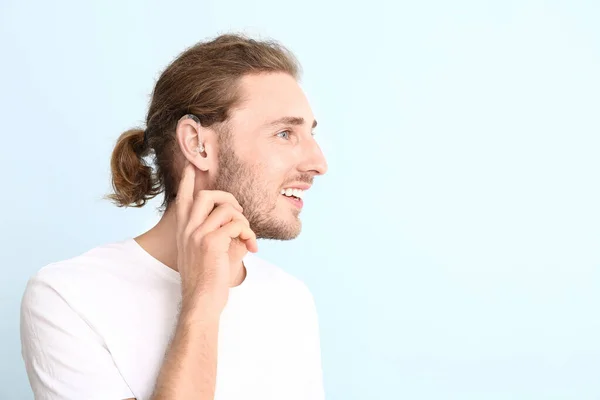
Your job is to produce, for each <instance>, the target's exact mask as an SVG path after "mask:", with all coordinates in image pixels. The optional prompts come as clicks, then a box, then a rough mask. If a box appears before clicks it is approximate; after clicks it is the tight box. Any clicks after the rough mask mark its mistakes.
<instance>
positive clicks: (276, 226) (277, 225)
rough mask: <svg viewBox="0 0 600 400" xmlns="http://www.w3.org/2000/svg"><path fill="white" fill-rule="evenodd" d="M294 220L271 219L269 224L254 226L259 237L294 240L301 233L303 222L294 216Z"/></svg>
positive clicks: (253, 228)
mask: <svg viewBox="0 0 600 400" xmlns="http://www.w3.org/2000/svg"><path fill="white" fill-rule="evenodd" d="M294 219H295V220H294V221H285V220H278V221H271V222H270V223H268V224H264V225H262V224H261V225H260V226H255V227H252V226H251V228H252V230H254V233H256V237H257V238H258V239H271V240H293V239H296V238H297V237H298V236H299V235H300V231H301V230H302V223H301V222H300V220H299V219H297V218H294Z"/></svg>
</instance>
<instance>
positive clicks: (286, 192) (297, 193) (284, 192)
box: [280, 188, 304, 199]
mask: <svg viewBox="0 0 600 400" xmlns="http://www.w3.org/2000/svg"><path fill="white" fill-rule="evenodd" d="M280 193H281V194H282V195H284V196H288V197H291V196H294V197H297V198H299V199H301V198H302V196H304V190H302V189H292V188H287V189H281V192H280Z"/></svg>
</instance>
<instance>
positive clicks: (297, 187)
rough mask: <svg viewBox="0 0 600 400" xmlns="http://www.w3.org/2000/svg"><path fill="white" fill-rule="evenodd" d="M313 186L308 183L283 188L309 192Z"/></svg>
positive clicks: (293, 184)
mask: <svg viewBox="0 0 600 400" xmlns="http://www.w3.org/2000/svg"><path fill="white" fill-rule="evenodd" d="M311 186H312V185H309V184H307V183H292V184H290V185H286V186H284V187H283V189H300V190H308V189H310V188H311Z"/></svg>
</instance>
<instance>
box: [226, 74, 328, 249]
mask: <svg viewBox="0 0 600 400" xmlns="http://www.w3.org/2000/svg"><path fill="white" fill-rule="evenodd" d="M240 88H241V89H240V94H241V98H242V102H241V104H240V105H239V106H238V107H237V108H236V109H234V110H232V112H231V114H230V120H229V123H228V126H229V135H227V137H228V138H227V139H225V140H222V141H221V144H220V146H221V148H220V150H219V160H218V167H217V175H216V179H215V184H214V186H215V189H217V190H224V191H227V192H230V193H232V194H233V195H234V196H235V197H236V198H237V200H238V201H239V203H240V205H241V206H242V207H243V208H244V215H245V216H246V218H248V221H249V222H250V227H251V229H252V230H253V231H254V232H255V233H256V235H257V237H258V238H262V239H278V240H289V239H293V238H295V237H296V236H298V234H299V233H300V228H301V222H300V220H299V218H298V217H299V214H300V211H301V209H302V206H303V201H302V199H301V198H299V197H301V196H302V194H303V193H302V192H303V191H304V190H308V188H309V187H310V185H311V184H312V182H313V178H314V177H315V176H316V175H322V174H324V173H325V172H326V170H327V163H326V161H325V158H324V156H323V153H322V152H321V149H320V147H319V146H318V144H317V143H316V141H315V139H314V137H313V135H312V131H313V128H314V124H316V123H315V120H314V117H313V114H312V111H311V109H310V106H309V104H308V101H307V99H306V97H305V96H304V93H303V92H302V90H301V89H300V87H299V85H298V83H297V82H296V80H295V79H294V78H293V77H291V76H290V75H288V74H284V73H271V74H261V75H248V76H245V77H244V78H243V79H242V81H241V86H240ZM282 191H285V194H282ZM290 195H291V196H290Z"/></svg>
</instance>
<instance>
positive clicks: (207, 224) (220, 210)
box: [198, 203, 250, 233]
mask: <svg viewBox="0 0 600 400" xmlns="http://www.w3.org/2000/svg"><path fill="white" fill-rule="evenodd" d="M232 221H240V222H243V223H244V224H246V226H248V227H249V226H250V223H249V222H248V220H247V219H246V217H244V214H242V213H241V212H240V211H239V210H238V209H236V208H234V207H233V206H232V205H231V204H229V203H225V204H221V205H219V206H217V207H215V208H214V210H213V211H212V212H211V213H210V214H209V215H208V217H206V219H205V220H204V222H203V223H202V224H200V227H199V228H198V229H200V230H201V231H202V232H205V233H208V232H212V231H215V230H217V229H219V228H220V227H222V226H223V225H226V224H228V223H230V222H232Z"/></svg>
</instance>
